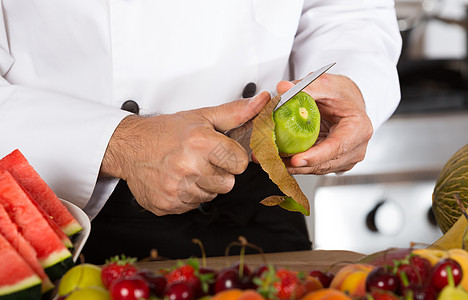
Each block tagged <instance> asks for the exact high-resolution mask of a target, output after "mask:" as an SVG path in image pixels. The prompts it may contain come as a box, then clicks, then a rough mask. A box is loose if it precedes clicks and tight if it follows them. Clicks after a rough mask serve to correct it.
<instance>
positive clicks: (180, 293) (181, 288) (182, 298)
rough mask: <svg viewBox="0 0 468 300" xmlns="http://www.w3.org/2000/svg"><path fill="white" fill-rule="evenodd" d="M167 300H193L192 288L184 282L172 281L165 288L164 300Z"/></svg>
mask: <svg viewBox="0 0 468 300" xmlns="http://www.w3.org/2000/svg"><path fill="white" fill-rule="evenodd" d="M166 298H167V299H169V300H193V299H195V296H194V293H193V290H192V288H191V287H190V285H189V284H188V283H186V282H185V281H173V282H172V283H170V284H169V285H168V286H167V287H166V291H165V292H164V299H166Z"/></svg>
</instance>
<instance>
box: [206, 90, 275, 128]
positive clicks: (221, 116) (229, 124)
mask: <svg viewBox="0 0 468 300" xmlns="http://www.w3.org/2000/svg"><path fill="white" fill-rule="evenodd" d="M268 101H270V93H268V92H261V93H260V94H258V95H256V96H255V97H253V98H247V99H241V100H236V101H232V102H229V103H226V104H222V105H218V106H214V107H208V108H205V109H203V111H202V112H203V116H204V117H205V118H206V119H208V121H209V122H210V123H211V124H213V127H214V128H215V129H216V130H218V131H221V132H224V131H227V130H230V129H233V128H236V127H238V126H240V125H242V124H244V123H245V122H247V121H248V120H250V119H252V118H253V117H255V116H256V115H257V114H258V113H259V112H260V111H261V110H262V108H263V107H264V106H265V105H266V104H267V103H268Z"/></svg>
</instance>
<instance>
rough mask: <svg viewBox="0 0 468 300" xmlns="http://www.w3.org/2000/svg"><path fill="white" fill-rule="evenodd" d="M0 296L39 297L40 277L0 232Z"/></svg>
mask: <svg viewBox="0 0 468 300" xmlns="http://www.w3.org/2000/svg"><path fill="white" fill-rule="evenodd" d="M0 266H2V267H1V268H0V298H1V299H41V279H40V278H39V276H37V274H36V273H35V272H34V271H33V269H31V267H30V266H29V265H28V264H27V263H26V262H25V261H24V259H23V258H22V257H21V256H20V255H19V254H18V252H16V250H15V249H14V248H13V246H12V245H11V244H10V243H9V242H8V241H7V240H6V238H5V237H4V236H3V235H1V234H0Z"/></svg>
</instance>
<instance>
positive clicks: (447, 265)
mask: <svg viewBox="0 0 468 300" xmlns="http://www.w3.org/2000/svg"><path fill="white" fill-rule="evenodd" d="M449 272H451V273H452V275H453V279H454V285H455V286H456V285H458V284H459V283H460V281H461V279H462V277H463V272H462V268H461V266H460V264H459V263H458V262H457V261H456V260H454V259H451V258H445V259H442V260H440V261H439V262H438V263H437V264H436V265H435V266H434V269H433V271H432V278H431V283H432V285H433V286H434V287H435V289H436V290H437V291H440V290H442V289H443V288H444V287H445V286H446V285H448V283H449V281H448V276H449Z"/></svg>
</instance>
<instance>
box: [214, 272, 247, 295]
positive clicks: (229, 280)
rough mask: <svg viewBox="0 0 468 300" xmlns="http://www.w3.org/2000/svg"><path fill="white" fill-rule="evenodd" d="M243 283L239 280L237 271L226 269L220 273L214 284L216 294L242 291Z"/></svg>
mask: <svg viewBox="0 0 468 300" xmlns="http://www.w3.org/2000/svg"><path fill="white" fill-rule="evenodd" d="M242 288H243V282H242V281H241V279H240V278H239V272H238V270H237V269H232V268H226V269H223V270H221V271H219V272H218V274H217V276H216V281H215V284H214V292H215V293H219V292H221V291H224V290H230V289H242Z"/></svg>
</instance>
